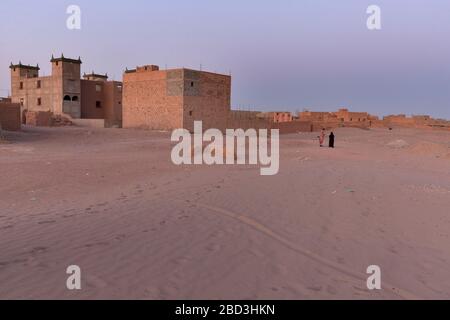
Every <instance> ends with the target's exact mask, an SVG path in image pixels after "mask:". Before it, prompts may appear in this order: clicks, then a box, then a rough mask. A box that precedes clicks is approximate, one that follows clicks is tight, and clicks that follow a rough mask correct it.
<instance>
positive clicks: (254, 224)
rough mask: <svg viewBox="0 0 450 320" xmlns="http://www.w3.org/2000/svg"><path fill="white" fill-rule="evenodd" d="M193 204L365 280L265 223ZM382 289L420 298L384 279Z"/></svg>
mask: <svg viewBox="0 0 450 320" xmlns="http://www.w3.org/2000/svg"><path fill="white" fill-rule="evenodd" d="M195 206H197V207H199V208H203V209H208V210H211V211H213V212H215V213H218V214H220V215H224V216H227V217H229V218H232V219H234V220H237V221H238V222H241V223H244V224H245V225H247V226H249V227H251V228H252V229H254V230H256V231H258V232H260V233H262V234H264V235H266V236H268V237H270V238H271V239H273V240H276V241H277V242H279V243H281V244H282V245H284V246H285V247H287V248H288V249H290V250H293V251H295V252H297V253H299V254H301V255H303V256H305V257H307V258H309V259H311V260H314V261H316V262H318V263H320V264H322V265H324V266H327V267H328V268H331V269H333V270H335V271H338V272H341V273H343V274H345V275H347V276H349V277H351V278H355V279H357V280H361V281H363V282H364V283H365V282H366V280H367V275H366V274H363V273H359V272H355V271H351V270H348V269H346V268H344V267H342V266H341V265H339V264H337V263H335V262H333V261H330V260H328V259H325V258H323V257H321V256H319V255H317V254H315V253H314V252H312V251H310V250H308V249H305V248H301V247H298V246H296V245H295V244H294V243H292V242H290V241H289V240H287V239H285V238H283V237H282V236H280V235H278V234H277V233H275V232H274V231H272V230H271V229H269V228H268V227H266V226H265V225H263V224H261V223H259V222H258V221H256V220H253V219H251V218H249V217H246V216H243V215H240V214H237V213H234V212H232V211H229V210H226V209H222V208H218V207H214V206H211V205H207V204H203V203H198V202H197V203H196V204H195ZM383 289H385V290H388V291H390V292H392V293H393V294H395V295H397V296H398V297H400V298H402V299H406V300H418V299H420V298H419V297H418V296H416V295H415V294H413V293H411V292H409V291H407V290H403V289H400V288H398V287H396V286H394V285H392V284H390V283H387V282H385V281H383Z"/></svg>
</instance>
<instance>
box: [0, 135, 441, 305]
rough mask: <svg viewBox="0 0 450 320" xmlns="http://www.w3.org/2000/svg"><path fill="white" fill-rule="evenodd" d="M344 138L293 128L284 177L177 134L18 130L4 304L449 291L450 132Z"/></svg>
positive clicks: (2, 174)
mask: <svg viewBox="0 0 450 320" xmlns="http://www.w3.org/2000/svg"><path fill="white" fill-rule="evenodd" d="M334 132H335V134H336V148H335V149H329V148H319V147H318V141H317V139H316V136H317V135H318V133H298V134H290V135H283V136H281V139H280V156H281V158H280V171H279V173H278V174H277V175H275V176H261V175H260V174H259V168H260V167H259V166H251V165H228V166H225V165H223V166H206V165H200V166H175V165H173V164H172V162H171V160H170V151H171V147H172V145H173V143H171V142H170V133H169V132H151V131H139V130H124V129H87V128H74V127H68V128H31V127H25V128H24V130H23V132H20V133H7V134H6V137H7V140H8V141H9V142H8V143H0V179H1V180H0V181H1V182H0V298H1V299H48V298H55V299H415V298H419V299H431V298H437V299H444V298H446V299H449V298H450V239H449V234H450V210H449V208H450V132H443V131H432V130H414V129H394V130H392V131H389V130H387V129H373V130H360V129H350V128H340V129H337V130H335V131H334ZM73 264H75V265H78V266H80V268H81V272H82V289H81V290H75V291H69V290H68V289H67V288H66V279H67V277H68V275H67V274H66V268H67V266H69V265H73ZM373 264H375V265H379V266H380V267H381V271H382V290H373V291H370V290H368V289H367V287H366V278H367V277H368V275H367V274H366V268H367V267H368V266H369V265H373Z"/></svg>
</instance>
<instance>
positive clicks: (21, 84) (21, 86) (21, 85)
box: [19, 82, 23, 90]
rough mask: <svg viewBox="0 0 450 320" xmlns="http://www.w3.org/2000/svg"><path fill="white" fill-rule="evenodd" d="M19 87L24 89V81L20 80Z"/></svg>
mask: <svg viewBox="0 0 450 320" xmlns="http://www.w3.org/2000/svg"><path fill="white" fill-rule="evenodd" d="M19 87H20V90H22V89H23V82H20V85H19Z"/></svg>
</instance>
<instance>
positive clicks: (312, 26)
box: [0, 0, 450, 119]
mask: <svg viewBox="0 0 450 320" xmlns="http://www.w3.org/2000/svg"><path fill="white" fill-rule="evenodd" d="M69 5H78V6H79V7H80V8H81V29H80V30H69V29H68V28H67V27H66V20H67V18H68V17H69V15H68V14H67V13H66V9H67V7H68V6H69ZM369 5H378V6H379V7H380V8H381V30H369V29H368V28H367V25H366V21H367V18H368V17H369V14H367V13H366V10H367V7H368V6H369ZM61 53H64V56H65V57H73V58H78V56H81V58H82V60H83V64H82V72H91V71H95V72H96V73H106V72H107V73H108V75H109V76H110V78H113V79H115V80H121V77H122V73H123V70H124V69H125V68H126V67H128V68H134V67H136V66H137V65H143V64H156V65H159V66H160V67H161V68H162V69H164V68H175V67H186V68H193V69H200V66H202V69H203V70H207V71H211V72H219V73H225V74H230V73H231V74H232V108H234V109H241V110H263V111H268V110H283V111H293V112H295V111H302V110H303V109H309V110H313V111H334V110H335V109H337V108H339V107H348V108H349V109H351V110H354V111H368V112H370V113H372V114H375V115H387V114H399V113H404V114H407V115H410V114H430V115H432V116H434V117H438V118H447V119H450V1H443V0H395V1H392V0H370V1H366V0H342V1H336V0H276V1H275V0H270V1H269V0H190V1H187V0H164V1H163V0H128V1H119V0H109V1H103V0H102V1H100V0H95V1H94V0H89V1H87V0H86V1H85V0H71V1H65V0H28V1H24V0H1V1H0V96H6V95H8V90H9V88H10V75H9V68H8V67H9V65H10V63H11V62H13V63H18V62H19V61H21V62H22V63H25V64H34V65H35V64H37V63H39V66H40V67H41V75H49V74H50V70H51V66H50V62H49V60H50V58H51V55H52V54H54V55H55V56H60V55H61Z"/></svg>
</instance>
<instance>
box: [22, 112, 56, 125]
mask: <svg viewBox="0 0 450 320" xmlns="http://www.w3.org/2000/svg"><path fill="white" fill-rule="evenodd" d="M23 116H24V120H25V121H24V122H25V124H27V125H30V126H35V127H51V126H52V116H53V113H52V112H50V111H25V112H24V115H23Z"/></svg>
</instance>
